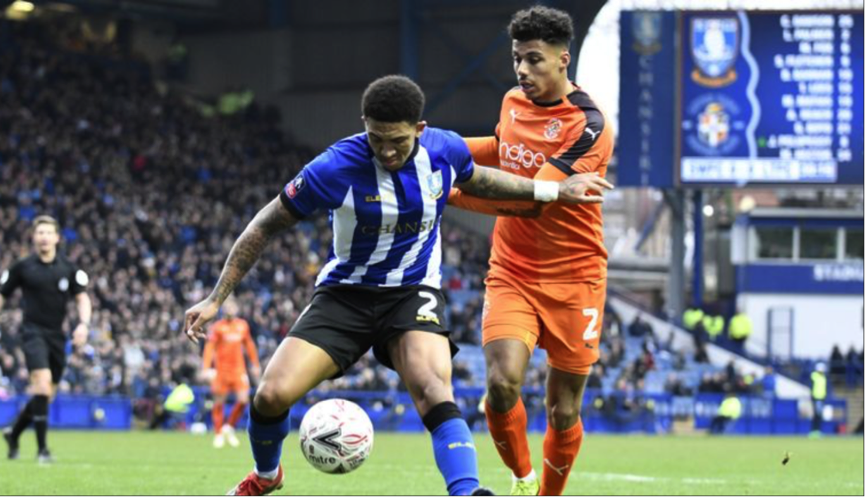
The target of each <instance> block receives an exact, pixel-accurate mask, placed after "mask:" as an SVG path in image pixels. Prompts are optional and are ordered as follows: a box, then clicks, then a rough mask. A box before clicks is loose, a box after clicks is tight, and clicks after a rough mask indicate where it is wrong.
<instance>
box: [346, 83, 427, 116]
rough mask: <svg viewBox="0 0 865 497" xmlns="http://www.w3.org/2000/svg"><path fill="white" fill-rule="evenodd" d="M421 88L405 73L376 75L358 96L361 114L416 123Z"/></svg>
mask: <svg viewBox="0 0 865 497" xmlns="http://www.w3.org/2000/svg"><path fill="white" fill-rule="evenodd" d="M423 106H424V95H423V90H421V89H420V86H418V85H417V83H415V82H414V81H412V80H411V79H409V78H407V77H405V76H398V75H391V76H384V77H381V78H378V79H377V80H375V81H373V82H372V83H370V84H369V86H367V87H366V90H365V91H364V92H363V98H362V99H361V112H363V116H364V117H368V118H371V119H375V120H376V121H381V122H385V123H398V122H407V123H411V124H415V123H417V122H419V121H420V118H421V114H423Z"/></svg>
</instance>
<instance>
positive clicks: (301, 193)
mask: <svg viewBox="0 0 865 497" xmlns="http://www.w3.org/2000/svg"><path fill="white" fill-rule="evenodd" d="M473 173H474V163H473V162H472V157H471V154H470V153H469V149H468V147H467V146H466V144H465V142H464V141H463V139H462V138H460V137H459V135H457V134H456V133H453V132H451V131H445V130H441V129H436V128H426V129H425V130H424V132H423V134H421V136H420V139H419V140H418V143H417V144H416V145H415V150H414V152H413V153H412V156H411V158H409V160H408V161H406V164H405V165H404V166H403V167H402V168H401V169H400V170H399V171H395V172H390V171H388V170H387V169H385V168H384V167H382V165H381V164H379V162H378V161H377V160H376V159H375V157H374V155H373V152H372V149H371V148H370V146H369V142H368V141H367V136H366V133H361V134H357V135H354V136H351V137H349V138H345V139H343V140H340V141H339V142H337V143H335V144H334V145H332V146H331V147H330V148H328V149H327V150H325V151H324V153H322V154H321V155H319V156H318V157H316V158H315V159H314V160H313V161H312V162H310V163H309V164H307V165H306V167H304V168H303V170H302V171H301V172H300V174H298V175H297V176H296V177H295V178H294V179H293V180H292V181H291V182H289V183H288V184H287V185H285V188H284V189H283V191H282V193H281V194H280V199H281V200H282V203H283V205H284V206H285V207H286V209H288V210H289V211H290V212H291V213H292V215H293V216H295V217H296V218H298V219H303V218H305V217H307V216H309V215H310V214H312V213H313V212H315V211H316V210H318V209H328V210H329V211H330V220H331V228H332V229H333V245H332V246H331V251H330V257H329V258H328V262H327V263H326V264H325V265H324V267H323V268H322V269H321V272H320V273H319V274H318V279H317V280H316V283H315V284H316V286H319V285H338V284H349V285H365V286H377V287H396V286H406V285H426V286H430V287H433V288H440V287H441V258H442V252H441V237H440V236H439V225H440V223H441V217H442V212H443V211H444V208H445V204H446V203H447V199H448V195H449V193H450V189H451V187H452V186H453V184H454V183H462V182H465V181H468V180H469V179H470V178H471V177H472V174H473Z"/></svg>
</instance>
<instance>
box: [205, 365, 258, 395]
mask: <svg viewBox="0 0 865 497" xmlns="http://www.w3.org/2000/svg"><path fill="white" fill-rule="evenodd" d="M248 390H249V377H247V376H246V372H244V371H241V372H229V373H224V372H222V371H217V372H216V379H214V380H213V382H212V383H211V384H210V391H211V392H213V394H214V395H228V394H229V393H239V392H246V391H248Z"/></svg>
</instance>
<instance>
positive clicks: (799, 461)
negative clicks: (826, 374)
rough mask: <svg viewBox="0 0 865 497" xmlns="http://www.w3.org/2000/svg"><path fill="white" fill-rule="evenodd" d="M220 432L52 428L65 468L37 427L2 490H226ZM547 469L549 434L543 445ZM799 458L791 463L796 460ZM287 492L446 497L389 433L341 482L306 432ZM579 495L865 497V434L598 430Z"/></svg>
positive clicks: (407, 442) (414, 440) (228, 465)
mask: <svg viewBox="0 0 865 497" xmlns="http://www.w3.org/2000/svg"><path fill="white" fill-rule="evenodd" d="M210 441H211V439H210V437H209V436H194V435H189V434H185V433H144V432H131V433H97V432H62V431H53V432H51V433H50V445H51V448H52V450H53V453H54V455H55V457H56V458H57V463H55V464H54V465H53V466H51V467H41V466H38V465H37V464H36V463H35V449H34V447H33V446H34V445H35V442H34V440H33V435H32V432H28V433H27V434H26V435H25V436H24V438H23V439H22V445H23V447H22V454H21V459H20V460H18V461H6V460H5V459H4V460H0V494H5V495H10V494H11V495H16V494H17V495H28V494H31V495H32V494H48V495H50V494H73V495H74V494H79V495H87V494H125V495H135V494H152V495H189V494H198V495H201V494H224V493H225V492H226V491H227V490H228V489H229V488H231V487H232V486H233V485H234V484H235V483H237V482H238V481H239V480H240V479H241V478H242V477H243V476H244V475H245V474H246V472H247V471H249V469H250V467H251V457H250V454H249V450H248V448H247V446H246V442H245V440H244V445H242V446H241V448H239V449H230V448H228V447H226V448H224V449H222V450H219V451H217V450H214V449H213V448H211V446H210ZM477 442H478V451H479V457H480V467H481V478H482V480H483V482H484V483H485V484H486V485H489V486H491V487H492V488H493V489H494V490H495V491H497V492H498V493H501V494H507V493H508V491H509V488H510V477H509V473H508V471H507V470H505V469H504V467H503V466H502V464H501V462H500V461H499V458H498V455H497V454H496V453H495V449H494V448H493V446H492V443H491V442H490V440H489V438H488V436H487V435H485V434H479V435H478V436H477ZM531 443H532V450H533V454H534V456H533V460H534V462H535V464H536V466H535V468H536V469H537V470H538V471H540V469H541V466H540V465H539V464H540V460H541V457H540V456H541V444H542V438H541V437H540V436H533V437H532V438H531ZM787 451H789V452H790V453H791V460H790V462H789V463H788V464H787V465H786V466H784V465H782V464H781V460H782V458H783V456H784V453H785V452H787ZM283 464H284V466H285V468H286V473H287V484H286V487H285V488H284V489H283V490H282V491H281V492H279V493H282V494H289V493H291V494H308V495H340V494H352V495H357V494H360V495H363V494H373V495H392V494H425V495H437V494H442V493H443V487H444V485H443V484H442V481H441V477H440V476H439V474H438V472H437V471H436V469H435V464H434V462H433V458H432V451H431V449H430V443H429V440H428V438H427V437H426V436H424V435H420V434H418V435H394V434H378V435H377V437H376V440H375V448H374V449H373V453H372V457H371V458H370V459H369V460H368V461H367V462H366V464H365V465H364V466H362V467H361V468H360V469H359V470H357V471H356V472H355V473H352V474H349V475H340V476H329V475H325V474H321V473H318V472H316V471H315V470H314V469H312V467H310V466H309V465H308V464H307V463H306V462H305V461H304V460H303V459H302V456H301V454H300V450H299V449H298V443H297V435H296V434H295V433H293V434H292V435H291V436H290V437H289V439H288V440H287V444H286V447H285V450H284V454H283ZM567 493H569V494H591V495H602V494H607V495H609V494H612V495H623V494H648V495H669V494H690V495H694V494H708V495H729V494H737V495H738V494H765V495H779V494H780V495H814V494H818V495H819V494H822V495H827V494H830V495H831V494H838V495H857V494H858V495H863V445H862V438H861V437H859V438H824V439H820V440H808V439H806V438H738V437H729V438H706V437H700V436H693V437H646V436H600V435H589V437H588V438H587V440H586V442H585V443H584V444H583V449H582V453H581V456H580V459H579V462H578V464H577V469H576V471H575V473H574V474H573V475H572V476H571V480H570V482H569V484H568V488H567Z"/></svg>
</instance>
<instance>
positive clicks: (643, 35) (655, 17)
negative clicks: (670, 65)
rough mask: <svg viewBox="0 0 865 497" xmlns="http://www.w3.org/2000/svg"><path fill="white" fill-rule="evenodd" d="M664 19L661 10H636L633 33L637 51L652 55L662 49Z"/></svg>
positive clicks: (632, 21) (632, 22) (632, 27)
mask: <svg viewBox="0 0 865 497" xmlns="http://www.w3.org/2000/svg"><path fill="white" fill-rule="evenodd" d="M662 19H663V17H662V16H661V13H660V12H634V15H633V16H632V17H631V33H633V35H634V50H635V51H636V52H637V53H640V54H642V55H651V54H653V53H656V52H657V51H659V50H660V49H661V31H662Z"/></svg>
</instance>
